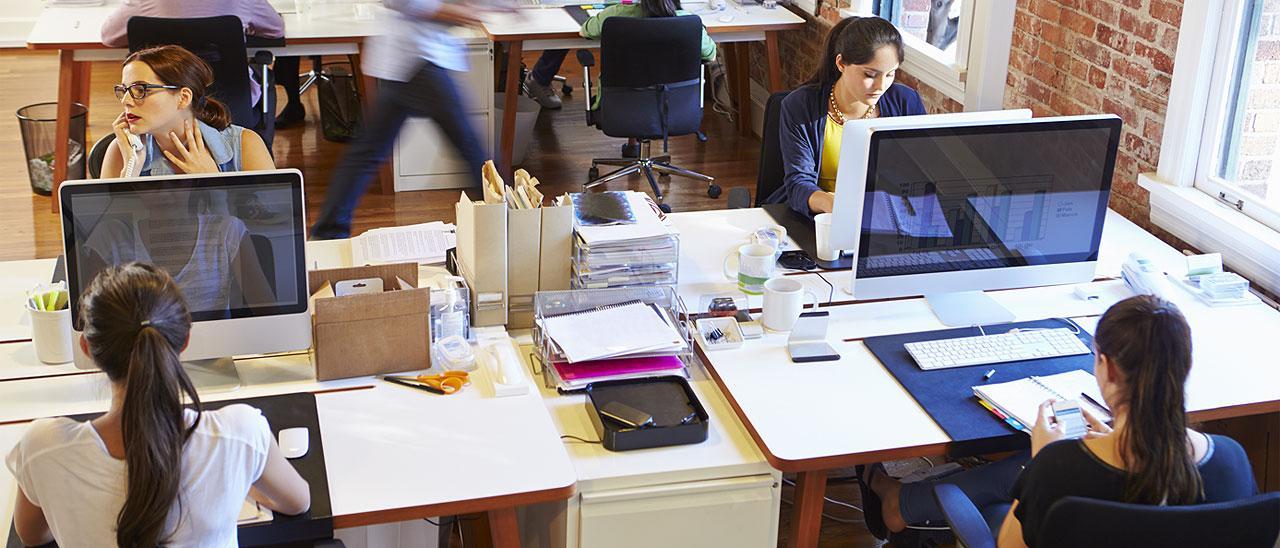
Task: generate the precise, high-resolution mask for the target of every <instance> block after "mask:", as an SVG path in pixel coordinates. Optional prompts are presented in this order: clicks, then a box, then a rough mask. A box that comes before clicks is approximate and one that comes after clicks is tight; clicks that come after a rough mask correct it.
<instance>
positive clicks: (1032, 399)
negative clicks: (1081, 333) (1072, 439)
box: [973, 369, 1111, 429]
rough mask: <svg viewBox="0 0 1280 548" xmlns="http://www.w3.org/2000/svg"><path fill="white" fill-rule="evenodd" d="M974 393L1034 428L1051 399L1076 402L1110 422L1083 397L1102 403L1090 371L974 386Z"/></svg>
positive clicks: (1106, 415)
mask: <svg viewBox="0 0 1280 548" xmlns="http://www.w3.org/2000/svg"><path fill="white" fill-rule="evenodd" d="M973 393H974V394H976V395H977V396H978V397H979V398H981V399H982V400H983V401H985V402H987V403H989V404H991V405H992V406H993V407H995V408H996V409H997V410H999V411H1000V412H1001V413H1004V414H1005V415H1006V416H1008V417H1009V418H1011V419H1013V420H1016V421H1018V422H1019V423H1021V424H1022V426H1024V427H1026V428H1027V429H1030V428H1031V427H1032V426H1034V425H1035V423H1036V417H1037V416H1039V414H1040V404H1041V403H1044V401H1045V400H1048V399H1056V400H1076V401H1078V402H1080V406H1081V407H1084V408H1087V409H1088V410H1089V411H1090V412H1092V413H1093V415H1094V416H1095V417H1098V418H1100V419H1102V420H1109V419H1110V418H1111V413H1108V412H1107V410H1106V409H1103V408H1101V407H1098V406H1097V405H1094V404H1093V403H1091V402H1090V401H1089V400H1087V399H1085V398H1083V397H1081V394H1088V395H1089V397H1090V398H1093V399H1094V401H1099V402H1100V401H1102V394H1101V392H1099V391H1098V382H1097V381H1096V380H1095V379H1094V378H1093V375H1090V374H1089V372H1087V371H1083V370H1080V369H1076V370H1074V371H1067V372H1066V373H1058V374H1057V375H1049V376H1047V377H1036V376H1031V377H1027V378H1025V379H1018V380H1016V381H1009V382H1002V383H999V384H984V385H979V386H975V387H973Z"/></svg>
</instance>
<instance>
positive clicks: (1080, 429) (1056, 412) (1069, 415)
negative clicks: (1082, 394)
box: [1053, 400, 1089, 438]
mask: <svg viewBox="0 0 1280 548" xmlns="http://www.w3.org/2000/svg"><path fill="white" fill-rule="evenodd" d="M1053 418H1054V420H1056V421H1058V424H1061V425H1062V426H1063V428H1064V429H1065V430H1066V433H1067V437H1068V438H1080V437H1084V435H1085V433H1087V432H1088V431H1089V427H1088V425H1087V424H1085V421H1084V413H1082V412H1081V411H1080V402H1079V401H1076V400H1061V401H1055V402H1053Z"/></svg>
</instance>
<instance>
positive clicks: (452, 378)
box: [412, 371, 471, 395]
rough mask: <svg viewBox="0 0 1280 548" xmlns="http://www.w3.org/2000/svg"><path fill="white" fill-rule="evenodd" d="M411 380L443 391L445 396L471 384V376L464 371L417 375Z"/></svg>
mask: <svg viewBox="0 0 1280 548" xmlns="http://www.w3.org/2000/svg"><path fill="white" fill-rule="evenodd" d="M412 378H413V380H416V381H418V382H420V383H422V384H425V385H427V386H430V387H433V388H437V389H440V390H443V391H444V393H445V394H446V395H447V394H452V393H454V392H457V391H459V390H462V387H463V386H466V385H468V384H471V375H470V374H469V373H467V372H466V371H445V372H444V373H440V374H439V375H418V376H416V377H412Z"/></svg>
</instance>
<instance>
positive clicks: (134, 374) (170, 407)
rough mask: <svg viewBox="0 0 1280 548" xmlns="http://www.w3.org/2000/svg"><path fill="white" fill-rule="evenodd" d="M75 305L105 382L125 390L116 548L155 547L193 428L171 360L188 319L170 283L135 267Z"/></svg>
mask: <svg viewBox="0 0 1280 548" xmlns="http://www.w3.org/2000/svg"><path fill="white" fill-rule="evenodd" d="M80 303H81V304H80V307H81V308H80V317H81V318H82V319H83V320H84V337H85V340H86V341H87V342H88V345H89V354H90V355H91V356H92V357H93V361H94V363H95V364H97V366H98V368H99V369H102V371H103V372H104V373H106V374H107V378H108V379H111V381H112V382H113V383H121V382H123V383H124V388H125V392H124V403H123V405H122V407H123V413H122V415H123V416H122V417H121V430H122V432H123V434H124V455H125V465H126V466H127V470H128V486H127V487H128V491H127V492H126V495H125V501H124V506H123V507H121V508H120V514H119V516H117V518H116V544H118V545H120V546H157V545H159V544H161V543H163V542H164V539H163V538H162V535H164V534H166V532H165V531H164V529H165V526H166V524H167V523H168V518H169V514H170V512H171V511H172V510H173V508H174V503H175V502H178V487H179V485H181V476H182V447H183V445H184V444H186V442H187V439H188V438H190V437H191V433H192V432H194V431H195V429H196V425H198V424H199V423H200V419H199V411H200V398H199V396H198V395H197V394H196V389H195V387H194V386H192V384H191V379H189V378H187V373H186V372H185V371H183V370H182V364H181V363H180V362H179V361H178V354H179V353H180V352H181V350H182V348H183V347H184V346H185V345H186V342H187V336H188V334H189V333H190V331H191V315H190V314H189V313H188V312H187V304H186V302H185V301H184V300H183V298H182V293H181V292H180V291H179V290H178V286H177V285H176V284H175V283H174V281H173V278H170V277H169V275H168V274H167V273H165V272H164V271H163V270H160V269H158V268H156V267H154V266H151V265H148V264H143V263H129V264H125V265H121V266H115V267H110V268H107V269H106V270H104V271H102V273H101V274H98V276H97V277H96V278H94V280H93V282H92V283H91V284H89V287H88V289H86V290H85V295H84V298H83V299H81V301H80ZM184 394H185V395H186V397H187V398H188V399H189V400H190V401H191V403H192V404H193V405H194V407H195V409H196V412H197V415H196V420H195V422H193V423H192V424H191V426H190V427H187V426H186V420H185V418H184V417H183V409H182V398H183V395H184ZM179 506H180V504H179ZM178 512H179V515H180V514H181V508H179V509H178Z"/></svg>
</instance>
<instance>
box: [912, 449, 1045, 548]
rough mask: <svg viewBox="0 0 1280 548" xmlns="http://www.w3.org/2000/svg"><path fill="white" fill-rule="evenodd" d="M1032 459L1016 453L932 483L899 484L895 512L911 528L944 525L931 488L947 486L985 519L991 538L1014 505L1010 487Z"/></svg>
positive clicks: (1026, 454) (928, 481) (943, 519)
mask: <svg viewBox="0 0 1280 548" xmlns="http://www.w3.org/2000/svg"><path fill="white" fill-rule="evenodd" d="M1030 459H1031V452H1030V451H1022V452H1020V453H1016V454H1014V455H1012V456H1010V457H1008V458H1006V459H1004V460H1001V461H997V462H993V463H991V464H987V465H984V466H979V467H977V468H973V469H970V470H964V471H961V472H956V473H955V474H952V475H950V476H946V477H943V478H939V479H935V480H927V481H918V482H915V483H904V484H902V492H901V494H900V495H899V496H898V511H899V512H901V513H902V520H903V521H905V522H907V523H910V524H918V523H925V522H943V521H946V517H945V516H943V515H942V509H941V508H938V502H937V500H935V499H934V498H933V486H934V485H937V484H939V483H949V484H952V485H955V486H956V487H959V488H960V490H961V491H964V494H965V495H968V496H969V500H970V501H972V502H973V505H974V506H975V507H977V508H978V511H979V512H981V513H982V517H984V518H986V520H987V526H988V527H990V528H991V532H992V534H999V531H1000V524H1001V523H1002V522H1004V517H1005V515H1006V514H1007V513H1008V512H1009V506H1010V504H1012V503H1013V495H1012V494H1011V491H1012V489H1013V483H1014V481H1015V480H1017V479H1018V474H1020V473H1022V467H1023V465H1025V464H1026V463H1027V461H1028V460H1030Z"/></svg>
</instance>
